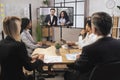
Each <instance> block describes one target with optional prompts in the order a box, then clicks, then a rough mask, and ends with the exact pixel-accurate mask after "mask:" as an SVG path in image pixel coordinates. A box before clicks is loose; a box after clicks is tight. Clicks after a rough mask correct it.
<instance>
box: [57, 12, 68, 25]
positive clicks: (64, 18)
mask: <svg viewBox="0 0 120 80" xmlns="http://www.w3.org/2000/svg"><path fill="white" fill-rule="evenodd" d="M69 24H70V20H69V17H68V15H67V12H66V11H61V12H60V16H59V18H58V25H62V26H66V25H69Z"/></svg>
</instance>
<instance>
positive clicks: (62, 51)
mask: <svg viewBox="0 0 120 80" xmlns="http://www.w3.org/2000/svg"><path fill="white" fill-rule="evenodd" d="M74 52H77V53H79V52H81V50H80V49H64V48H60V53H56V48H55V46H54V45H52V46H50V47H48V48H36V49H35V50H34V51H33V53H32V55H34V54H44V55H47V56H61V57H62V62H58V63H61V64H62V63H63V64H64V63H72V62H74V60H68V59H67V58H66V54H71V53H74Z"/></svg>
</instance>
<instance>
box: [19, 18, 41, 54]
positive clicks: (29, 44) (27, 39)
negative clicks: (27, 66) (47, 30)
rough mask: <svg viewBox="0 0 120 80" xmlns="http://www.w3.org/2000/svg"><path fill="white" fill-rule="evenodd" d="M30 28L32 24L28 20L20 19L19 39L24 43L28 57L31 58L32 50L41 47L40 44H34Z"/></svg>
mask: <svg viewBox="0 0 120 80" xmlns="http://www.w3.org/2000/svg"><path fill="white" fill-rule="evenodd" d="M31 28H32V23H31V21H30V19H28V18H22V24H21V39H22V41H23V42H24V43H25V46H26V48H27V51H28V55H29V56H31V54H32V52H33V50H34V49H36V48H38V47H41V46H42V42H35V40H34V39H33V37H32V35H31V34H30V29H31Z"/></svg>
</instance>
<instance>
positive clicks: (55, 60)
mask: <svg viewBox="0 0 120 80" xmlns="http://www.w3.org/2000/svg"><path fill="white" fill-rule="evenodd" d="M44 62H45V63H58V62H62V56H47V55H46V56H45V57H44Z"/></svg>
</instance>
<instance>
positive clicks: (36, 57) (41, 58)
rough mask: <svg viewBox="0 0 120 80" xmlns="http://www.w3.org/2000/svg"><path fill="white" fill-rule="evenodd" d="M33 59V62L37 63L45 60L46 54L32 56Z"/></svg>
mask: <svg viewBox="0 0 120 80" xmlns="http://www.w3.org/2000/svg"><path fill="white" fill-rule="evenodd" d="M31 57H32V61H36V60H37V59H40V60H42V61H43V60H44V54H34V55H32V56H31Z"/></svg>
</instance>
